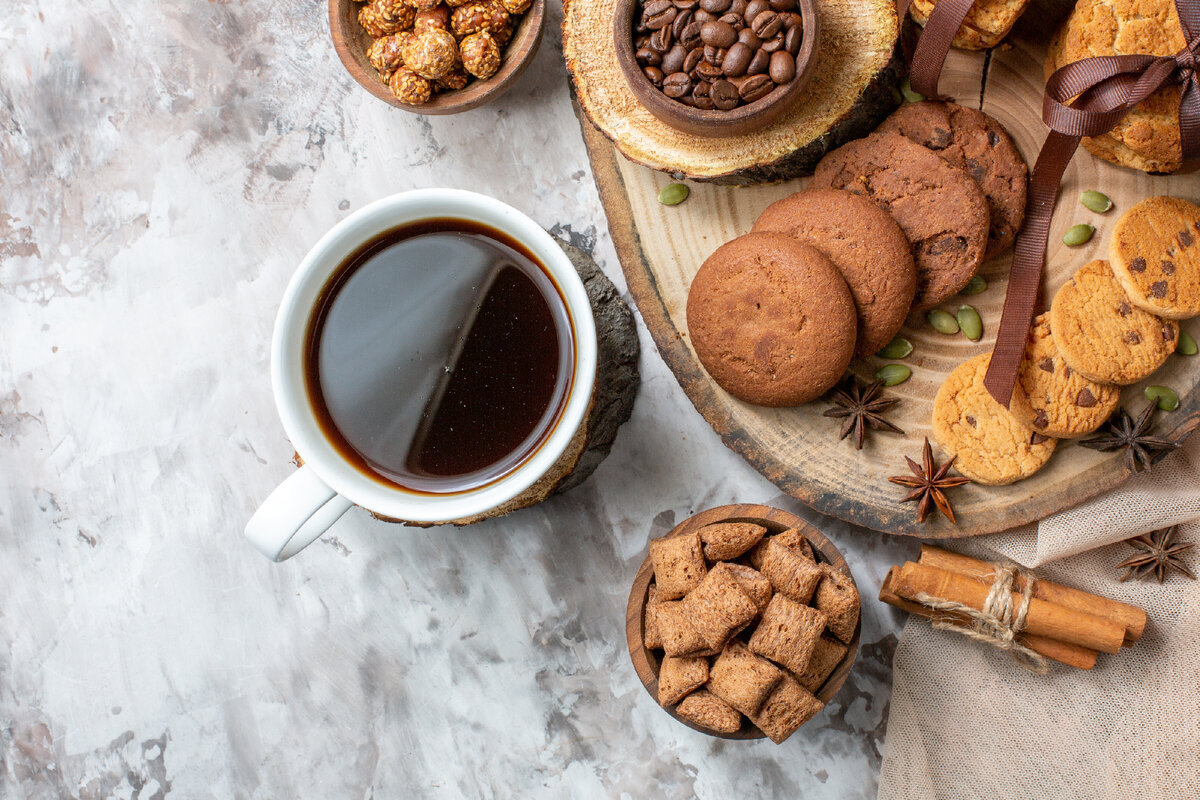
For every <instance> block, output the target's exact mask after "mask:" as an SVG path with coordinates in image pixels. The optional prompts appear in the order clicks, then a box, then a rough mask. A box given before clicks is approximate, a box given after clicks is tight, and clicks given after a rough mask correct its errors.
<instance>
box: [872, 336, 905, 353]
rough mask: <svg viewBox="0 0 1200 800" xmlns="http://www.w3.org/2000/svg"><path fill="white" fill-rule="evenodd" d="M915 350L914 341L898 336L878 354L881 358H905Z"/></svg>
mask: <svg viewBox="0 0 1200 800" xmlns="http://www.w3.org/2000/svg"><path fill="white" fill-rule="evenodd" d="M912 351H913V345H912V342H910V341H909V340H908V339H905V338H904V337H903V336H897V337H896V338H895V339H892V340H891V341H890V342H888V343H887V345H886V346H885V347H884V348H883V349H882V350H880V351H879V352H878V353H876V355H878V356H879V357H880V358H904V357H905V356H907V355H908V354H909V353H911V352H912Z"/></svg>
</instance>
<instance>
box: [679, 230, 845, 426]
mask: <svg viewBox="0 0 1200 800" xmlns="http://www.w3.org/2000/svg"><path fill="white" fill-rule="evenodd" d="M687 323H688V335H689V336H690V337H691V341H692V347H693V348H695V350H696V355H697V356H698V357H699V358H700V363H701V364H703V365H704V368H705V369H706V370H708V374H709V375H711V376H712V377H713V380H715V381H716V382H717V383H718V384H720V385H721V387H722V388H724V389H725V390H726V391H727V392H729V393H730V394H731V395H733V396H734V397H737V398H739V399H741V400H744V401H746V402H747V403H753V404H755V405H760V406H794V405H799V404H800V403H806V402H808V401H809V400H813V399H815V398H817V397H820V396H821V395H823V394H825V392H827V391H828V390H829V389H830V387H832V386H833V385H834V384H835V383H837V381H838V379H839V378H841V377H842V374H843V373H844V372H845V371H846V366H847V365H848V364H849V363H850V359H851V357H852V356H853V355H854V337H855V332H854V331H855V323H856V320H855V314H854V298H853V297H852V296H851V294H850V289H849V287H847V286H846V281H845V280H844V279H843V278H842V274H841V273H840V272H838V269H837V267H835V266H834V265H833V263H832V262H830V260H829V259H828V258H826V257H825V256H824V255H822V254H821V252H820V251H819V250H817V249H816V248H813V247H809V246H808V245H806V244H802V243H800V242H798V241H796V240H795V239H793V238H792V237H790V236H788V235H786V234H783V233H748V234H746V235H745V236H739V237H738V238H736V239H734V240H733V241H730V242H726V243H725V244H723V245H721V246H720V247H718V248H717V250H716V252H714V253H713V254H712V255H711V256H709V257H708V259H707V260H706V261H705V262H704V264H703V265H702V266H701V267H700V271H699V272H697V273H696V277H695V278H694V279H693V280H692V286H691V288H690V289H689V291H688V302H687Z"/></svg>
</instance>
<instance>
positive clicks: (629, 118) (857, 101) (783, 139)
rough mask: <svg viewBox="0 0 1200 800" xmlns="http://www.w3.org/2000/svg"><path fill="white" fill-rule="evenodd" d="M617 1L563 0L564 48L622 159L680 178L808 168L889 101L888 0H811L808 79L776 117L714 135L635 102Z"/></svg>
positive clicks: (893, 33) (578, 88)
mask: <svg viewBox="0 0 1200 800" xmlns="http://www.w3.org/2000/svg"><path fill="white" fill-rule="evenodd" d="M616 6H617V0H565V2H564V4H563V53H564V55H565V56H566V61H567V71H568V72H569V73H570V75H571V81H572V85H573V86H574V88H575V92H576V95H577V97H578V100H579V103H580V105H581V106H582V108H583V110H584V112H585V113H586V114H587V115H588V117H589V118H590V119H591V120H592V121H593V122H594V124H595V125H596V126H597V127H598V128H599V129H600V130H601V131H603V133H604V135H605V136H606V137H608V138H609V139H611V140H612V141H613V142H615V143H616V144H617V146H618V147H619V148H620V150H621V152H622V153H624V155H625V157H626V158H629V159H632V160H633V161H635V162H637V163H640V164H644V165H646V166H649V167H651V168H653V169H658V170H662V171H665V172H668V173H671V174H673V175H676V176H679V177H689V178H693V179H696V180H704V181H713V182H717V183H728V184H734V185H738V184H751V183H759V182H764V181H781V180H786V179H788V178H792V177H795V176H797V175H805V174H809V173H811V172H812V168H813V166H815V165H816V163H817V161H818V160H820V158H821V156H822V155H824V154H825V153H826V152H827V151H828V150H829V149H831V148H833V147H837V146H838V145H839V144H841V143H842V142H845V141H848V140H849V139H851V138H854V137H857V136H862V135H864V134H865V133H866V132H867V131H869V130H870V129H871V128H873V127H874V126H875V125H877V124H878V123H879V120H880V119H882V117H883V116H885V115H886V114H887V113H888V112H889V111H890V110H891V109H892V108H894V107H895V105H896V102H897V97H898V94H897V92H896V88H895V87H896V84H897V81H898V77H899V72H900V69H901V64H900V61H899V58H898V50H897V48H896V46H895V45H896V40H897V37H898V31H899V23H898V20H897V17H896V10H895V5H894V3H892V2H891V0H824V1H823V2H821V3H815V4H814V7H815V9H816V13H817V16H818V18H819V26H820V31H819V40H818V41H817V43H816V53H815V55H814V56H813V58H814V60H815V66H814V67H813V71H812V77H811V79H810V82H809V84H808V86H807V87H806V88H805V89H804V90H803V91H802V92H800V93H799V95H798V96H797V98H796V100H795V102H794V103H792V104H791V107H790V108H789V109H788V110H787V112H786V113H785V114H783V116H781V117H780V118H779V119H778V120H776V121H775V122H773V123H771V124H769V125H767V126H766V127H763V128H760V129H758V130H757V131H754V132H750V133H742V134H740V135H729V136H721V137H716V138H713V137H706V136H697V135H695V134H692V133H684V132H682V131H679V130H676V129H674V128H672V127H670V126H668V125H666V124H665V123H663V122H661V121H660V120H659V119H658V118H657V117H655V116H654V115H653V114H652V113H650V111H649V110H648V109H647V108H646V107H645V106H644V105H642V103H641V102H639V100H638V98H637V97H636V96H635V95H634V93H633V91H632V90H631V89H630V86H629V83H628V82H627V81H626V80H625V76H624V75H623V74H622V72H621V70H620V68H619V67H618V64H617V55H616V51H615V43H614V37H613V18H614V15H615V14H616Z"/></svg>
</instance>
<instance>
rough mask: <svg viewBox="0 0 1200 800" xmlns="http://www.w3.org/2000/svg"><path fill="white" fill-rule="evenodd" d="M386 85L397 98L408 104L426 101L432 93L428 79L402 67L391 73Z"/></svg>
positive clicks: (419, 103)
mask: <svg viewBox="0 0 1200 800" xmlns="http://www.w3.org/2000/svg"><path fill="white" fill-rule="evenodd" d="M388 86H389V87H391V90H392V94H394V95H395V96H396V99H397V100H399V101H400V102H401V103H405V104H407V105H410V106H419V105H421V104H422V103H428V102H429V98H430V97H431V96H432V95H433V86H432V85H431V84H430V83H429V81H428V80H426V79H425V78H422V77H421V76H420V75H417V74H416V73H414V72H412V71H410V70H408V69H405V68H404V67H400V68H399V69H398V70H396V71H395V72H393V73H392V77H391V79H390V80H388Z"/></svg>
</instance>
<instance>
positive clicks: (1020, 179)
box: [876, 100, 1029, 258]
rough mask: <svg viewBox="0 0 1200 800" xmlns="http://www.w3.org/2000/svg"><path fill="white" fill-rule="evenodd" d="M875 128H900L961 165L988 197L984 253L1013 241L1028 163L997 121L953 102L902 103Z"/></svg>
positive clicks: (890, 130) (886, 130)
mask: <svg viewBox="0 0 1200 800" xmlns="http://www.w3.org/2000/svg"><path fill="white" fill-rule="evenodd" d="M876 132H878V133H899V134H901V135H902V136H906V137H908V138H909V139H912V140H913V141H914V142H916V143H917V144H919V145H921V146H922V147H928V148H929V149H930V150H932V151H933V152H935V153H937V154H938V155H939V156H941V157H942V158H943V159H945V160H946V161H947V162H948V163H950V164H953V165H954V166H956V167H958V168H959V169H964V170H966V171H967V173H968V174H970V176H971V177H972V178H974V179H975V181H976V182H977V183H978V184H979V188H980V189H982V190H983V196H984V197H985V198H987V203H988V211H989V213H990V214H991V228H990V229H989V230H988V243H987V251H986V253H985V254H984V255H985V257H988V258H990V257H991V256H994V255H996V254H997V253H1001V252H1003V251H1004V250H1006V249H1008V247H1009V246H1010V245H1011V244H1012V243H1013V239H1015V238H1016V236H1017V231H1018V230H1020V228H1021V222H1022V221H1023V220H1024V219H1025V191H1026V183H1027V182H1028V177H1029V168H1028V167H1026V166H1025V160H1024V159H1022V158H1021V154H1020V153H1019V152H1017V148H1016V146H1015V145H1014V144H1013V142H1012V139H1011V138H1010V137H1009V135H1008V132H1007V131H1006V130H1004V128H1003V127H1002V126H1001V125H1000V123H999V122H997V121H996V120H994V119H992V118H991V117H989V116H988V115H987V114H984V113H983V112H982V111H977V110H975V109H973V108H966V107H964V106H960V105H958V104H957V103H939V102H937V101H934V100H926V101H924V102H921V103H906V104H905V105H902V106H900V108H898V109H897V110H896V111H895V113H893V114H892V115H891V116H890V117H888V118H887V119H885V120H884V121H883V124H882V125H880V126H879V127H878V128H877V129H876Z"/></svg>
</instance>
